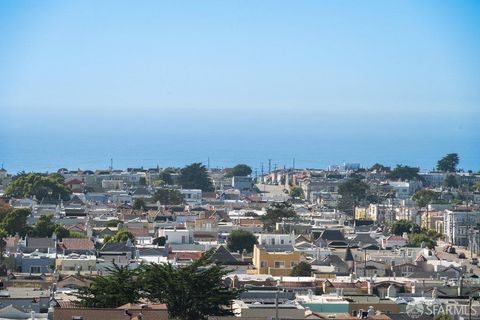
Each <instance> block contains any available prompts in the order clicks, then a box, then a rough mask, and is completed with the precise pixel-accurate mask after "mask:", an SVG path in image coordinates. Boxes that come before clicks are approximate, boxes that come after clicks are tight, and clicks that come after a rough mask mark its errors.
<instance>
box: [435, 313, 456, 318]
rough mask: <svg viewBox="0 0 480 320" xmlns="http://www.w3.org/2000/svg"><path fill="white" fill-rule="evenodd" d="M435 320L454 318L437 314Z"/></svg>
mask: <svg viewBox="0 0 480 320" xmlns="http://www.w3.org/2000/svg"><path fill="white" fill-rule="evenodd" d="M433 320H452V317H451V316H450V315H448V314H445V313H440V314H437V315H436V316H435V317H434V318H433Z"/></svg>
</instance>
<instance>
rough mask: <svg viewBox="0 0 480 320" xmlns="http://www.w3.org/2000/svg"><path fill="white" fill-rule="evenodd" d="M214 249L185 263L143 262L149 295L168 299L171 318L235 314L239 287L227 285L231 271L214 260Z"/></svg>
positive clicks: (164, 300)
mask: <svg viewBox="0 0 480 320" xmlns="http://www.w3.org/2000/svg"><path fill="white" fill-rule="evenodd" d="M213 254H214V251H213V250H210V251H208V252H206V253H205V254H204V255H203V256H202V258H200V259H199V260H197V261H195V262H193V263H192V264H190V265H188V266H185V267H176V266H174V265H172V264H170V263H166V264H155V263H153V264H149V265H143V266H142V269H143V270H142V272H141V273H140V274H141V275H142V283H143V290H144V291H145V293H146V297H147V298H149V299H150V300H151V301H155V302H160V303H165V304H166V305H167V309H168V315H169V317H170V318H171V319H178V320H190V319H198V320H202V319H207V318H208V316H213V315H215V316H226V315H232V314H233V313H232V310H231V307H230V305H231V303H232V300H233V299H235V298H237V296H238V290H236V289H234V288H227V287H225V285H224V282H223V276H225V275H226V274H227V273H228V271H227V270H225V269H224V268H223V267H222V266H219V265H216V264H215V263H214V262H213Z"/></svg>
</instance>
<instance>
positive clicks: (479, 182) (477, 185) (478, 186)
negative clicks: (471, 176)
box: [473, 181, 480, 191]
mask: <svg viewBox="0 0 480 320" xmlns="http://www.w3.org/2000/svg"><path fill="white" fill-rule="evenodd" d="M473 187H474V188H475V190H477V191H480V181H477V182H476V183H475V185H474V186H473Z"/></svg>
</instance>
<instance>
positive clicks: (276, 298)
mask: <svg viewBox="0 0 480 320" xmlns="http://www.w3.org/2000/svg"><path fill="white" fill-rule="evenodd" d="M279 294H280V288H279V286H278V284H277V291H276V292H275V320H279V317H278V295H279Z"/></svg>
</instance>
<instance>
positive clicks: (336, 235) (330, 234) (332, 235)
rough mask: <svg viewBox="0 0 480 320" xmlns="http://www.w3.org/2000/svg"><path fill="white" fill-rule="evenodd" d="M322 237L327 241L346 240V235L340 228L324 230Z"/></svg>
mask: <svg viewBox="0 0 480 320" xmlns="http://www.w3.org/2000/svg"><path fill="white" fill-rule="evenodd" d="M320 238H321V239H322V240H325V241H345V236H344V235H343V233H342V232H341V231H340V230H331V229H326V230H323V232H322V234H320Z"/></svg>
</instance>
